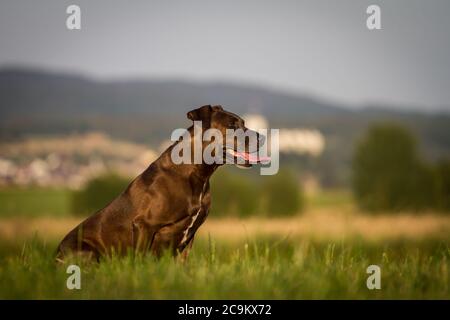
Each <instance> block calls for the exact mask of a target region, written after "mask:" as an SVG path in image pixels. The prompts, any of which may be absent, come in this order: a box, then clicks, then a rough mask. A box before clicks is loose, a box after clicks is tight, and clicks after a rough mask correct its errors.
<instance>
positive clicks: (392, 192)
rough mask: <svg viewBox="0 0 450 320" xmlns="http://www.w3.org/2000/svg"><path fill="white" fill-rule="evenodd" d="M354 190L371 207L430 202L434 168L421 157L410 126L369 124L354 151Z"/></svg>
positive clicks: (397, 207)
mask: <svg viewBox="0 0 450 320" xmlns="http://www.w3.org/2000/svg"><path fill="white" fill-rule="evenodd" d="M353 191H354V194H355V198H356V200H357V202H358V204H359V205H360V206H361V207H362V208H364V209H367V210H401V209H421V208H424V207H427V206H430V204H431V202H432V197H433V178H432V174H431V170H430V169H429V168H427V167H426V166H425V165H424V164H423V163H422V161H421V160H420V157H419V155H418V152H417V146H416V141H415V139H414V138H413V136H412V135H411V134H410V133H409V132H408V131H407V130H406V129H404V128H403V127H400V126H397V125H395V124H378V125H374V126H372V127H371V128H369V130H368V132H367V134H366V135H365V136H364V138H363V139H362V141H360V143H359V144H358V145H357V147H356V150H355V153H354V159H353Z"/></svg>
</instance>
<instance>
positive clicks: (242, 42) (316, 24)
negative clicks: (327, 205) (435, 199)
mask: <svg viewBox="0 0 450 320" xmlns="http://www.w3.org/2000/svg"><path fill="white" fill-rule="evenodd" d="M69 4H77V5H79V6H80V7H81V11H82V29H81V30H80V31H69V30H67V29H66V25H65V20H66V17H67V14H66V13H65V10H66V7H67V6H68V5H69ZM369 4H378V5H380V7H381V20H382V30H376V31H369V30H367V28H366V17H367V14H366V8H367V6H368V5H369ZM449 15H450V1H448V0H431V1H426V0H422V1H418V0H395V1H392V0H391V1H376V0H373V1H366V0H340V1H336V0H328V1H322V0H308V1H301V0H296V1H288V0H285V1H283V0H278V1H276V0H270V1H264V0H254V1H253V0H252V1H246V0H226V1H224V0H221V1H214V0H204V1H203V0H202V1H197V0H188V1H186V0H180V1H174V0H169V1H168V0H165V1H162V0H161V1H149V0H142V1H137V0H134V1H112V0H94V1H93V0H86V1H85V0H71V1H62V0H54V1H48V0H45V1H44V0H40V1H36V0H28V1H23V0H1V2H0V67H4V66H11V65H15V66H33V67H39V68H49V69H52V70H62V71H76V72H78V73H83V74H87V75H91V76H94V77H100V78H106V79H108V78H122V77H127V78H134V77H145V78H154V77H164V78H168V77H170V78H173V77H177V78H183V79H195V80H200V81H211V80H214V81H216V80H227V81H238V82H250V83H255V84H258V85H264V86H268V87H274V88H281V89H284V90H289V91H293V92H298V93H308V94H313V95H316V96H317V97H320V98H323V99H326V100H334V101H337V102H342V103H345V104H352V105H354V106H357V105H362V104H366V103H373V102H381V103H386V104H395V105H398V106H403V107H407V108H416V109H422V110H432V109H446V110H450V17H449Z"/></svg>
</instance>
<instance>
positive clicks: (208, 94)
mask: <svg viewBox="0 0 450 320" xmlns="http://www.w3.org/2000/svg"><path fill="white" fill-rule="evenodd" d="M204 104H221V105H223V106H224V107H226V108H227V109H229V110H231V111H233V112H236V113H238V114H243V113H247V112H258V113H261V114H263V115H264V116H266V117H267V118H268V119H269V121H270V125H271V126H272V127H275V128H282V127H310V128H318V129H319V130H321V131H322V132H323V133H324V134H325V137H326V141H327V147H326V152H325V156H324V157H323V159H321V161H322V162H323V163H322V166H321V168H327V166H328V167H330V166H331V167H333V168H335V167H336V168H338V169H337V170H340V169H339V168H344V169H343V171H345V168H348V164H349V161H350V158H351V150H352V148H353V144H354V142H355V140H356V139H357V138H358V137H359V136H360V135H361V133H362V132H364V130H365V129H366V128H367V126H368V124H370V123H372V122H377V121H395V122H400V123H403V124H404V125H405V126H408V127H409V128H411V129H412V130H413V131H414V132H415V133H416V135H417V136H418V137H419V139H420V142H421V146H422V149H423V151H424V153H425V155H426V156H427V157H429V158H432V159H433V158H439V157H448V156H449V155H450V115H449V114H448V113H447V114H446V113H435V114H427V113H419V112H406V111H395V110H394V109H393V108H390V107H389V106H385V105H383V106H378V107H377V106H371V107H366V108H361V109H358V110H357V111H356V110H354V109H350V108H347V107H346V106H345V105H341V104H337V103H336V104H333V103H331V102H324V101H321V100H320V99H317V98H314V97H309V96H304V95H295V94H292V93H287V92H282V91H276V90H272V89H267V88H263V87H258V86H250V85H240V84H233V83H197V82H189V81H181V80H127V81H125V80H123V81H97V80H93V79H90V78H87V77H83V76H79V75H71V74H63V73H50V72H44V71H38V70H26V69H3V70H0V139H2V140H16V139H20V138H21V137H24V136H28V135H36V134H39V135H52V134H67V133H73V132H80V133H82V132H86V131H104V132H106V133H108V134H110V135H111V136H113V137H119V138H122V139H129V140H134V141H137V142H145V143H150V144H155V145H156V144H158V143H159V142H160V141H161V140H162V139H167V138H168V137H169V135H170V132H171V131H172V130H173V129H174V128H178V127H187V126H188V125H189V122H188V120H187V119H186V112H187V111H189V110H191V109H192V108H195V107H197V106H201V105H204ZM323 170H326V169H323ZM333 170H336V169H333Z"/></svg>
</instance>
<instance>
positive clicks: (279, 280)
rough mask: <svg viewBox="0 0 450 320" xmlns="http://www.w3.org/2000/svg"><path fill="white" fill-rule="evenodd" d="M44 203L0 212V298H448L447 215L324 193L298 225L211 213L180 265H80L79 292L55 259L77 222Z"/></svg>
mask: <svg viewBox="0 0 450 320" xmlns="http://www.w3.org/2000/svg"><path fill="white" fill-rule="evenodd" d="M16 196H17V197H16V200H17V199H22V200H23V201H25V202H26V199H27V197H25V196H24V195H20V194H16ZM29 196H30V197H31V198H32V199H38V198H39V197H38V196H37V195H36V194H31V195H29ZM59 196H60V197H64V195H62V193H61V194H60V195H59ZM1 197H5V196H4V194H0V199H4V198H1ZM21 197H24V198H21ZM11 199H12V198H10V199H9V201H10V202H13V201H12V200H11ZM43 199H45V201H44V202H47V204H46V205H45V206H47V208H49V209H48V210H47V211H45V210H44V211H42V212H47V213H46V214H44V213H42V212H41V214H40V215H37V214H34V213H33V214H29V213H27V210H31V211H32V210H33V209H35V207H36V206H38V205H42V204H40V203H39V201H38V200H33V201H34V205H31V204H24V203H22V204H20V201H19V202H17V201H16V202H15V203H16V206H17V208H18V207H19V206H23V207H22V208H19V209H18V211H20V212H21V214H18V215H14V214H13V212H14V211H13V210H12V209H8V210H9V211H4V208H5V206H3V207H1V208H3V210H0V283H1V286H0V298H1V299H14V298H17V299H91V298H99V299H107V298H112V299H116V298H125V299H165V298H172V299H181V298H186V299H195V298H200V299H220V298H224V299H229V298H237V299H259V298H264V299H331V298H335V299H350V298H356V299H406V298H412V299H450V279H449V274H450V272H449V271H450V246H449V244H450V241H449V240H450V217H449V216H448V215H443V214H436V213H433V212H427V213H422V214H417V213H407V212H404V213H399V214H392V213H381V214H378V215H375V216H373V215H368V214H365V213H362V212H359V211H358V210H357V209H356V208H355V207H354V206H353V205H352V203H351V198H350V197H349V195H348V194H345V193H338V194H334V195H323V194H322V195H320V197H318V198H316V199H313V201H310V202H309V205H308V206H307V209H306V212H304V213H303V214H301V215H298V216H294V217H286V218H281V217H280V218H271V219H269V218H261V217H260V218H256V217H255V218H248V219H238V218H226V219H225V218H224V219H214V216H213V214H212V216H211V217H210V218H208V220H207V221H206V223H205V224H204V225H203V226H202V227H201V228H200V231H199V233H198V235H197V237H196V240H195V242H194V246H193V249H192V251H191V253H190V256H189V259H188V260H187V261H186V262H182V261H180V260H177V259H173V258H171V257H164V258H162V259H160V260H155V259H153V258H152V257H145V258H142V257H140V258H133V257H126V258H124V259H118V258H114V257H113V258H110V259H107V260H106V261H104V262H102V263H100V264H91V265H80V266H81V270H82V276H81V290H69V289H67V287H66V280H67V278H68V276H69V275H68V274H67V273H66V268H65V266H57V265H56V264H55V263H54V260H53V255H54V252H55V248H56V246H57V243H58V241H59V240H60V239H61V237H62V236H63V235H64V234H65V233H66V232H67V231H68V230H70V229H71V228H73V226H75V225H76V224H77V223H78V222H79V221H80V219H81V218H80V217H73V216H70V215H69V213H68V212H67V211H63V210H62V211H61V212H60V214H56V212H57V211H58V208H60V206H64V203H63V202H62V201H66V200H62V198H60V199H59V200H57V201H52V200H51V199H52V198H51V197H50V196H48V197H45V196H44V197H43ZM22 200H21V201H22ZM0 205H1V204H0ZM45 206H43V207H45ZM1 208H0V209H1ZM5 212H6V213H7V214H5ZM33 212H36V210H34V211H33ZM373 264H375V265H378V266H380V267H381V289H380V290H369V289H368V288H367V286H366V280H367V277H368V276H369V274H367V273H366V269H367V267H368V266H369V265H373Z"/></svg>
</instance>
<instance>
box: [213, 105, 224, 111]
mask: <svg viewBox="0 0 450 320" xmlns="http://www.w3.org/2000/svg"><path fill="white" fill-rule="evenodd" d="M212 109H213V110H214V111H223V108H222V106H220V105H217V106H213V107H212Z"/></svg>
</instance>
